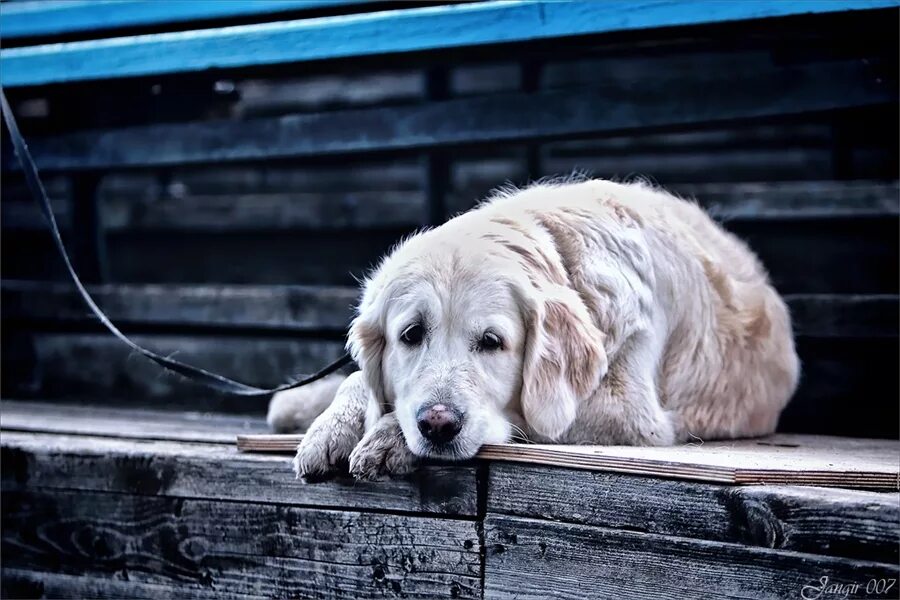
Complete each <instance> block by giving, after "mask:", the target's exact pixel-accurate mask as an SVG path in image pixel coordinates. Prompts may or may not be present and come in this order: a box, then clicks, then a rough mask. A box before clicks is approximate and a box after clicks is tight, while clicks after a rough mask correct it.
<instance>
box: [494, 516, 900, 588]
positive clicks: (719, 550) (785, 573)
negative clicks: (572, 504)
mask: <svg viewBox="0 0 900 600" xmlns="http://www.w3.org/2000/svg"><path fill="white" fill-rule="evenodd" d="M484 535H485V551H486V557H485V573H484V584H485V597H486V598H488V597H489V598H519V599H525V598H535V599H538V598H540V599H545V598H623V599H628V598H648V597H654V598H660V597H662V598H668V597H682V596H684V595H685V594H687V595H688V596H690V597H695V598H747V599H750V598H753V599H757V598H794V597H798V596H799V594H800V592H801V589H802V588H803V586H806V585H818V584H819V583H820V579H821V577H823V576H827V577H828V578H829V580H830V581H832V582H841V583H860V584H861V587H862V589H863V591H864V590H865V586H866V583H867V582H868V581H869V580H870V579H873V578H875V579H880V578H893V579H897V577H898V568H897V566H896V564H893V565H892V564H885V563H877V562H871V561H862V560H850V559H846V558H835V557H826V556H817V555H813V554H805V553H800V552H790V551H784V550H771V549H762V548H753V547H746V546H740V545H737V544H729V543H723V542H714V541H707V540H692V539H686V538H679V537H671V536H663V535H657V534H650V533H642V532H634V531H624V530H615V529H607V528H600V527H588V526H584V525H573V524H567V523H547V522H546V521H540V520H534V519H523V518H517V517H504V516H495V515H492V514H488V516H487V517H486V518H485V523H484ZM856 597H860V596H859V595H858V596H856ZM870 597H877V596H874V595H871V596H870Z"/></svg>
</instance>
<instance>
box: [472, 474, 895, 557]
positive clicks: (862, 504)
mask: <svg viewBox="0 0 900 600" xmlns="http://www.w3.org/2000/svg"><path fill="white" fill-rule="evenodd" d="M487 489H488V496H487V506H488V509H489V510H490V511H491V512H494V513H503V514H509V515H514V516H521V517H532V518H541V519H545V520H550V521H557V520H561V521H567V522H572V523H580V524H583V525H598V526H601V527H607V528H612V529H623V530H627V531H641V532H646V533H653V534H662V535H668V536H678V537H691V538H698V539H705V540H712V541H721V542H732V543H738V544H744V545H748V546H759V547H763V548H775V549H780V550H793V551H797V552H807V553H811V554H825V555H831V556H845V557H848V558H855V559H864V560H873V561H878V562H886V563H891V562H896V561H897V559H898V545H897V542H898V539H900V495H898V494H897V493H884V492H862V491H855V490H843V489H826V488H819V487H808V488H804V487H790V486H723V485H716V484H707V483H701V482H695V481H691V482H686V481H673V480H667V479H661V478H651V477H635V476H633V475H624V474H619V473H604V472H588V471H578V470H572V469H562V468H553V467H543V466H535V465H523V464H509V463H503V462H493V463H491V466H490V472H489V483H488V487H487Z"/></svg>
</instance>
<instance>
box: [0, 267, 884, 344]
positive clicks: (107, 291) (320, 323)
mask: <svg viewBox="0 0 900 600" xmlns="http://www.w3.org/2000/svg"><path fill="white" fill-rule="evenodd" d="M0 291H2V302H3V318H4V319H15V320H18V321H23V320H34V321H43V322H60V323H89V322H93V321H94V318H93V317H92V315H91V314H90V313H89V311H88V309H87V307H86V306H85V305H84V300H82V299H81V296H79V295H78V294H77V292H76V291H75V290H74V288H73V286H72V285H70V284H66V283H60V284H48V283H46V282H34V281H21V280H20V281H14V280H13V281H11V280H4V281H3V282H2V283H0ZM89 291H90V293H91V295H92V296H93V297H94V299H95V300H96V301H97V303H98V304H99V306H100V307H101V308H102V309H103V311H104V312H106V314H107V315H109V317H110V318H111V319H112V320H113V321H115V322H118V323H121V324H122V325H126V324H131V325H139V326H170V327H171V326H174V327H179V328H182V329H183V330H187V329H190V328H194V327H197V328H213V329H225V330H240V329H250V330H254V331H256V332H264V331H269V330H270V331H272V332H275V333H277V332H281V333H289V332H331V333H339V334H341V333H343V332H344V331H346V328H347V325H348V324H349V322H350V317H351V315H352V312H353V306H354V305H355V304H356V303H357V301H358V300H359V294H360V292H359V290H358V289H356V288H352V287H337V286H228V285H206V286H204V285H134V284H132V285H128V284H116V285H102V286H90V287H89ZM814 302H816V300H814ZM837 302H838V303H840V300H839V299H837ZM827 305H828V300H827V299H824V300H818V301H817V302H816V306H814V307H812V309H811V310H812V311H813V312H815V310H816V308H817V307H823V310H824V311H826V312H827V313H829V314H830V313H832V312H835V311H839V310H842V308H837V309H831V310H829V307H828V306H827ZM885 312H887V310H885Z"/></svg>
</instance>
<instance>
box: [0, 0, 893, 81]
mask: <svg viewBox="0 0 900 600" xmlns="http://www.w3.org/2000/svg"><path fill="white" fill-rule="evenodd" d="M897 4H898V3H897V2H896V1H895V0H856V1H854V2H849V1H844V0H839V1H835V0H808V1H807V2H804V3H802V4H799V5H795V4H788V3H784V2H774V1H765V2H752V3H744V2H705V3H702V4H698V3H696V2H688V1H684V0H681V1H677V2H666V3H659V2H653V1H647V0H645V1H641V2H622V1H617V2H604V3H596V2H566V3H557V2H529V1H525V0H510V1H508V2H483V3H474V4H465V5H454V6H433V7H425V8H414V9H408V10H394V11H385V12H380V13H372V14H365V15H350V16H342V17H324V18H320V19H305V20H295V21H285V22H281V23H266V24H261V25H243V26H235V27H225V28H220V29H208V30H203V31H200V32H192V33H190V34H186V33H181V32H178V33H161V34H153V35H145V36H135V37H126V38H116V39H111V40H97V41H86V42H73V43H70V44H65V45H61V46H36V47H30V48H13V49H9V50H4V51H2V52H0V64H2V67H3V69H2V71H3V72H2V74H0V82H2V84H3V85H4V86H6V87H17V86H34V85H46V84H49V83H62V82H73V81H86V80H94V79H109V78H116V77H135V76H142V75H159V74H164V73H185V72H191V71H205V70H209V69H223V68H235V67H248V66H259V65H273V64H283V63H293V62H299V61H310V60H322V59H334V58H346V57H351V56H370V55H377V54H386V53H398V52H414V51H422V50H436V49H443V48H459V47H465V46H477V45H482V44H497V43H511V42H524V41H536V40H546V39H551V38H556V37H561V36H574V35H587V34H601V33H610V32H617V31H634V30H643V29H651V28H658V27H675V26H683V25H701V24H711V23H722V22H728V21H739V20H747V19H764V18H773V17H784V16H792V15H800V14H822V13H833V12H843V11H852V10H863V9H865V10H870V9H877V8H889V7H895V6H897ZM388 30H389V31H390V32H391V34H390V35H385V31H388ZM251 49H252V51H250V50H251Z"/></svg>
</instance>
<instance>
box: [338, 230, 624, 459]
mask: <svg viewBox="0 0 900 600" xmlns="http://www.w3.org/2000/svg"><path fill="white" fill-rule="evenodd" d="M465 217H469V215H466V216H465ZM465 217H461V218H458V219H457V220H455V221H454V222H451V223H453V226H451V227H448V226H446V225H445V226H444V227H441V228H439V229H436V230H433V231H429V232H426V233H423V234H420V235H418V236H416V237H414V238H412V239H411V240H408V241H407V242H405V243H404V244H403V245H402V246H400V247H399V248H398V249H397V250H395V251H394V252H393V253H392V254H391V255H390V256H389V257H388V258H387V259H386V260H385V261H384V262H383V263H382V264H381V266H380V267H379V268H378V269H377V270H376V272H375V274H374V275H373V276H372V277H371V279H369V280H368V281H367V282H366V284H365V288H364V293H363V298H362V301H361V304H360V306H359V313H358V316H357V317H356V319H354V321H353V324H352V326H351V328H350V334H349V341H348V347H349V349H350V351H351V353H352V355H353V357H354V359H355V360H356V361H357V363H358V364H359V365H360V367H361V368H362V370H363V372H364V375H365V377H366V379H367V381H368V382H369V385H370V387H371V388H372V391H373V392H374V393H375V394H376V396H377V397H378V398H379V400H380V401H381V402H382V403H383V404H384V405H385V406H386V408H387V410H391V409H393V410H394V411H395V412H396V415H397V419H398V421H399V422H400V426H401V428H402V429H403V434H404V437H405V438H406V442H407V444H408V445H409V448H410V449H411V450H412V451H413V452H414V453H415V454H417V455H420V456H431V457H438V458H449V459H464V458H469V457H471V456H473V455H474V454H475V453H476V452H477V451H478V449H479V448H480V447H481V445H482V444H486V443H499V442H505V441H509V440H510V439H511V437H512V434H513V430H514V422H516V421H519V422H521V419H522V418H524V421H525V423H526V424H527V425H528V426H529V427H530V428H531V429H532V430H533V431H534V432H536V433H538V434H540V435H541V436H543V437H546V438H549V439H555V438H557V437H558V436H560V435H561V434H562V433H563V432H564V431H565V430H566V429H567V428H568V427H569V426H570V425H571V423H572V421H573V420H574V419H575V415H576V410H577V407H578V404H579V402H580V401H581V400H582V399H584V398H586V397H587V396H589V395H590V393H591V392H592V391H593V390H594V389H595V388H596V387H597V385H598V384H599V381H600V379H601V378H602V376H603V375H604V374H605V372H606V354H605V352H604V349H603V334H602V333H601V332H600V331H599V330H598V329H597V327H596V326H595V325H594V324H593V322H592V320H591V318H590V315H589V313H588V310H587V308H586V307H585V305H584V303H583V302H582V300H581V298H580V297H579V296H578V294H577V293H576V292H575V291H574V290H572V289H571V288H570V287H569V285H568V281H567V276H566V273H565V270H564V269H563V268H562V265H561V262H560V258H559V256H558V255H557V254H556V250H555V249H554V248H553V244H552V241H551V240H549V236H547V234H546V232H543V231H539V232H535V233H534V234H530V233H528V232H527V230H526V229H524V228H523V227H521V226H516V227H510V226H509V225H508V224H506V223H504V222H503V221H504V220H492V221H490V222H489V223H488V224H487V225H486V226H485V225H484V223H483V221H484V220H485V219H481V220H480V221H479V220H474V219H467V220H466V222H459V221H461V220H463V219H465Z"/></svg>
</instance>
